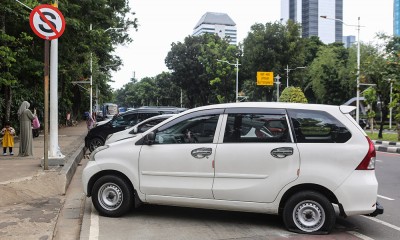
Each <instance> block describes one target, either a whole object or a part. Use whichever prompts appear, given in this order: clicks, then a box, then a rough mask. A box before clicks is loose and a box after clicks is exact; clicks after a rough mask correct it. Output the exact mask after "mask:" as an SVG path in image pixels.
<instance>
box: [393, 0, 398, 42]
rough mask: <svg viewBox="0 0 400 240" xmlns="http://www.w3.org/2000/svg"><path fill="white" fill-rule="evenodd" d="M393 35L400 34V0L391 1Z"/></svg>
mask: <svg viewBox="0 0 400 240" xmlns="http://www.w3.org/2000/svg"><path fill="white" fill-rule="evenodd" d="M393 35H395V36H400V0H394V2H393Z"/></svg>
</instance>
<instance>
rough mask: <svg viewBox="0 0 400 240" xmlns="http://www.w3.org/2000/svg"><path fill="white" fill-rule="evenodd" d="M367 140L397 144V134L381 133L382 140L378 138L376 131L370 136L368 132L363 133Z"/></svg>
mask: <svg viewBox="0 0 400 240" xmlns="http://www.w3.org/2000/svg"><path fill="white" fill-rule="evenodd" d="M365 132H366V133H367V134H368V136H369V138H371V139H372V140H382V141H390V142H398V140H397V133H382V137H383V138H382V139H380V138H378V131H375V132H374V134H372V133H371V132H370V131H369V130H366V131H365Z"/></svg>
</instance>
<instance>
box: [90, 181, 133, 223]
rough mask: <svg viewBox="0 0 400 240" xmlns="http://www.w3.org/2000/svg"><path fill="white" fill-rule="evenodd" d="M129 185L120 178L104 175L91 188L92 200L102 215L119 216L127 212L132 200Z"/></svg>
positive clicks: (131, 191)
mask: <svg viewBox="0 0 400 240" xmlns="http://www.w3.org/2000/svg"><path fill="white" fill-rule="evenodd" d="M133 196H134V193H133V190H132V189H131V187H130V185H129V184H128V183H127V182H126V181H125V180H124V179H122V178H120V177H117V176H113V175H106V176H103V177H101V178H99V179H98V180H97V181H96V182H95V184H94V185H93V189H92V202H93V205H94V207H95V208H96V210H97V211H98V212H99V214H100V215H102V216H107V217H119V216H122V215H123V214H125V213H127V212H128V211H129V210H130V208H131V206H132V205H133V201H134V198H133Z"/></svg>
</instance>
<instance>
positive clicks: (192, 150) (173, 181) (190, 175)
mask: <svg viewBox="0 0 400 240" xmlns="http://www.w3.org/2000/svg"><path fill="white" fill-rule="evenodd" d="M221 112H222V110H218V111H215V110H214V111H201V112H195V113H190V114H187V115H184V116H182V117H180V118H177V119H174V120H172V121H170V122H168V123H166V124H164V125H163V126H161V127H160V128H159V129H157V131H156V139H155V143H154V144H152V145H143V146H142V148H141V151H140V158H139V175H140V191H141V192H142V193H145V194H146V195H157V196H173V197H189V198H203V199H212V198H213V195H212V191H211V188H212V183H213V179H214V168H213V161H214V158H215V152H216V145H217V144H216V141H217V139H218V134H216V133H217V132H219V131H217V129H219V128H220V125H221V124H220V120H219V118H220V113H221Z"/></svg>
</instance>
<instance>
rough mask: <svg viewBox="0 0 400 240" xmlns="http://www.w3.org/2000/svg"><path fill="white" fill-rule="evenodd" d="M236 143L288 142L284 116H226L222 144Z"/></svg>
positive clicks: (255, 114)
mask: <svg viewBox="0 0 400 240" xmlns="http://www.w3.org/2000/svg"><path fill="white" fill-rule="evenodd" d="M236 142H290V137H289V134H288V125H287V121H286V117H285V115H283V114H261V113H254V114H251V113H245V114H243V113H231V114H228V119H227V122H226V126H225V134H224V143H236Z"/></svg>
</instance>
